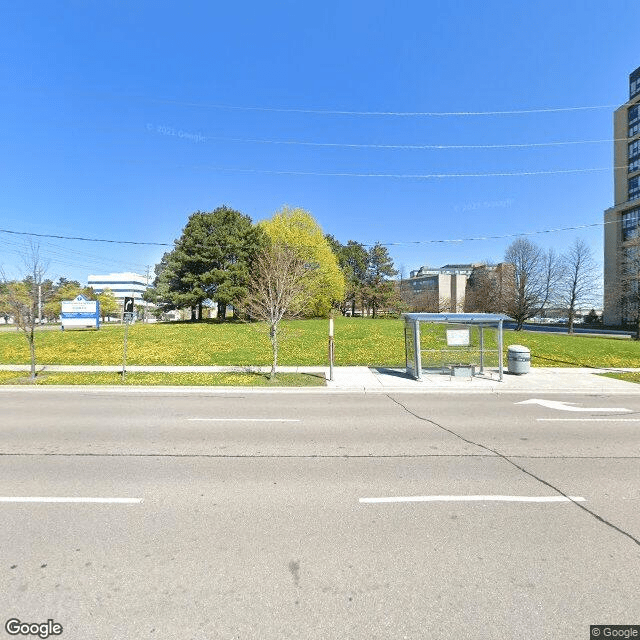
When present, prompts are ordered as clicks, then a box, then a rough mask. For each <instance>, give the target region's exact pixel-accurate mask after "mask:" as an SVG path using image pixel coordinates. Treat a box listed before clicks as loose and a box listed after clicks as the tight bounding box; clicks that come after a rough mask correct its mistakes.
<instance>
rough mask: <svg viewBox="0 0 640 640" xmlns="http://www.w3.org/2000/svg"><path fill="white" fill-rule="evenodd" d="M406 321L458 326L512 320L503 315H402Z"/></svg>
mask: <svg viewBox="0 0 640 640" xmlns="http://www.w3.org/2000/svg"><path fill="white" fill-rule="evenodd" d="M402 316H403V317H404V318H405V319H406V320H413V321H419V322H440V323H442V322H447V323H455V322H458V323H460V324H499V323H500V322H504V321H505V320H512V318H510V317H509V316H506V315H504V314H503V313H403V314H402Z"/></svg>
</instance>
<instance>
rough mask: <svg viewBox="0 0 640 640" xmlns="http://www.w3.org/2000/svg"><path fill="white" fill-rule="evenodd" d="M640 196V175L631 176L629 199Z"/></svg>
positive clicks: (635, 198)
mask: <svg viewBox="0 0 640 640" xmlns="http://www.w3.org/2000/svg"><path fill="white" fill-rule="evenodd" d="M638 198H640V176H636V177H635V178H629V200H637V199H638Z"/></svg>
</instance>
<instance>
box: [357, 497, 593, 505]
mask: <svg viewBox="0 0 640 640" xmlns="http://www.w3.org/2000/svg"><path fill="white" fill-rule="evenodd" d="M485 501H486V502H586V499H585V498H583V497H581V496H398V497H390V498H360V502H361V503H367V504H372V503H381V502H485Z"/></svg>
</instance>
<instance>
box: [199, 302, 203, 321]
mask: <svg viewBox="0 0 640 640" xmlns="http://www.w3.org/2000/svg"><path fill="white" fill-rule="evenodd" d="M198 320H202V302H199V303H198Z"/></svg>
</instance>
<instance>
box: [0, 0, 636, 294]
mask: <svg viewBox="0 0 640 640" xmlns="http://www.w3.org/2000/svg"><path fill="white" fill-rule="evenodd" d="M639 20H640V3H638V2H637V1H636V0H633V1H626V0H613V1H611V2H606V3H605V2H603V1H596V0H579V1H576V0H563V2H557V1H547V0H538V1H536V2H527V3H513V2H511V1H509V0H485V1H482V2H481V1H476V0H466V1H455V0H447V1H442V2H436V1H429V0H423V1H421V2H402V1H399V0H395V1H393V2H392V1H388V2H381V1H376V0H367V1H366V2H364V1H363V2H360V1H354V2H348V1H346V0H344V1H342V2H335V1H323V2H322V3H320V2H303V1H299V2H293V1H281V2H271V3H267V2H243V1H237V2H225V3H221V2H180V3H178V2H175V3H170V2H142V1H135V2H124V1H118V2H116V1H113V0H103V1H102V2H100V3H96V2H89V1H86V0H73V1H72V0H67V1H66V2H60V3H50V2H31V3H17V2H16V3H3V4H2V7H1V8H0V78H1V82H0V123H1V124H2V126H1V127H0V148H1V150H2V151H1V153H0V163H1V164H0V228H2V229H6V230H13V231H20V232H28V233H39V234H52V235H63V236H82V237H87V238H105V239H113V240H130V241H137V242H156V243H168V244H171V243H172V242H173V240H174V239H175V238H177V237H178V236H179V235H180V232H181V230H182V228H183V226H184V225H185V223H186V221H187V219H188V217H189V215H190V214H191V213H193V212H194V211H196V210H212V209H214V208H215V207H217V206H219V205H221V204H227V205H229V206H231V207H233V208H236V209H238V210H240V211H242V212H243V213H246V214H248V215H249V216H251V218H252V219H253V220H254V221H258V220H261V219H264V218H268V217H270V216H271V215H272V214H273V213H274V212H275V211H276V210H277V209H279V208H280V207H282V206H283V205H285V204H288V205H290V206H296V207H298V206H299V207H303V208H305V209H307V210H309V211H310V212H311V213H312V214H313V215H314V217H315V218H316V220H317V221H318V222H319V224H320V225H321V226H322V228H323V230H324V231H325V232H326V233H331V234H333V235H334V236H336V237H337V238H338V239H339V240H340V241H342V242H346V241H347V240H350V239H352V240H357V241H360V242H363V243H374V242H376V241H380V242H383V243H385V244H389V245H390V246H389V250H390V253H391V255H392V257H393V258H394V260H395V263H396V266H397V267H399V268H400V267H401V268H403V269H404V271H405V272H406V273H408V272H409V271H410V270H412V269H417V268H418V267H420V266H421V265H423V264H428V265H432V266H440V265H443V264H446V263H452V262H471V261H479V260H484V259H493V260H500V259H501V258H502V256H503V254H504V250H505V248H506V247H507V245H508V244H509V242H510V241H511V240H512V239H511V238H503V239H499V240H486V241H466V242H457V243H442V242H433V241H438V240H455V239H462V238H469V237H478V236H482V237H486V236H494V235H509V234H518V233H523V232H529V231H542V230H546V229H556V228H559V227H571V226H579V225H584V224H593V223H601V222H602V214H603V210H604V209H606V208H608V207H609V206H611V205H612V203H613V175H612V161H613V144H612V142H611V140H612V138H613V131H612V114H613V110H614V108H615V107H616V106H618V105H620V104H622V103H624V102H626V100H627V99H628V75H629V73H630V72H631V71H633V70H634V69H635V68H636V67H638V66H640V49H639V47H638V38H637V37H632V36H631V35H630V34H633V33H634V30H635V26H636V25H637V24H638V22H639ZM574 107H604V108H593V109H592V108H589V109H582V108H581V109H574V110H566V111H555V110H554V109H565V108H574ZM505 111H534V112H532V113H511V114H507V113H498V114H496V113H494V114H492V115H425V114H427V113H431V114H433V113H436V114H443V113H449V114H451V113H454V114H461V113H469V112H505ZM391 114H395V115H391ZM398 114H403V115H398ZM407 114H412V115H407ZM417 114H418V115H417ZM593 141H600V142H593ZM550 142H553V143H579V144H557V145H548V146H521V147H513V146H512V147H508V146H503V147H500V146H498V147H493V145H539V144H541V143H550ZM394 146H395V147H396V148H390V147H394ZM434 146H445V147H453V148H433V147H434ZM411 147H422V148H411ZM425 147H426V148H425ZM429 147H431V148H429ZM473 147H479V148H473ZM592 169H595V170H594V171H591V170H592ZM575 170H580V171H579V172H578V171H575ZM583 170H584V171H583ZM587 170H588V171H587ZM574 171H575V172H574ZM522 172H532V173H533V175H510V176H495V175H494V176H490V175H486V174H495V173H522ZM537 172H552V173H546V174H540V173H537ZM553 172H562V173H553ZM468 173H471V174H483V175H480V176H477V177H414V176H434V175H435V176H450V175H451V174H468ZM327 174H330V175H327ZM336 174H339V175H336ZM602 235H603V231H602V227H601V226H596V227H590V228H588V229H585V230H576V231H563V232H556V233H545V234H541V235H537V236H534V237H533V239H534V240H535V241H536V242H538V243H540V244H541V245H543V246H545V247H554V248H556V249H558V250H559V251H561V250H562V249H563V248H564V246H566V245H567V244H569V243H571V242H572V241H573V239H574V238H576V237H581V238H584V239H585V240H586V241H587V242H588V243H589V244H590V245H591V246H592V248H593V250H594V253H595V255H596V257H597V258H598V260H601V258H602ZM23 239H24V236H16V235H11V234H6V233H0V265H1V266H3V267H4V270H5V272H7V273H8V274H10V275H13V274H17V273H18V270H19V266H20V265H19V254H20V251H21V246H22V242H23ZM39 242H40V245H41V251H42V252H43V254H44V255H45V257H47V258H48V259H49V260H50V265H49V276H50V277H52V278H57V277H59V276H65V277H70V278H74V279H78V280H81V281H86V278H87V276H88V274H90V273H104V272H110V271H129V270H133V271H139V272H144V270H145V268H146V266H147V265H149V266H150V267H151V269H153V265H154V264H155V263H156V262H158V261H159V259H160V257H161V255H162V253H163V251H165V250H167V249H168V247H161V246H145V245H135V246H132V245H119V244H114V243H89V242H80V241H69V240H54V239H50V238H40V240H39ZM392 243H396V244H392Z"/></svg>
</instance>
